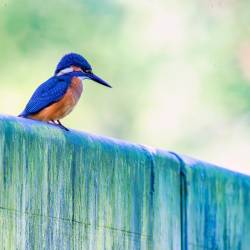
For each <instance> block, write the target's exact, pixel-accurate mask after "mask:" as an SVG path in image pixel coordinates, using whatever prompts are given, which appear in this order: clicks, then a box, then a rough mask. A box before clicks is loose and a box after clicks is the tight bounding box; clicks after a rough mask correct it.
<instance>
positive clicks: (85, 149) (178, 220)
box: [0, 116, 250, 250]
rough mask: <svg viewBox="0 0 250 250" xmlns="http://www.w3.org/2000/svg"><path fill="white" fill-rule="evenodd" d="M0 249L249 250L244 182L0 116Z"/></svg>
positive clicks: (171, 157)
mask: <svg viewBox="0 0 250 250" xmlns="http://www.w3.org/2000/svg"><path fill="white" fill-rule="evenodd" d="M0 190H1V193H0V244H1V245H0V249H46V250H47V249H87V250H89V249H90V250H95V249H107V250H108V249H114V250H118V249H122V250H123V249H125V250H126V249H129V250H133V249H136V250H137V249H148V250H149V249H160V250H161V249H167V250H187V249H191V250H193V249H227V250H230V249H233V250H239V249H242V250H248V249H249V246H250V240H249V238H250V206H249V205H248V203H249V201H250V177H247V176H243V175H238V174H234V173H232V172H229V171H225V170H223V169H219V168H216V167H214V166H211V165H208V164H205V163H203V162H199V161H194V160H191V159H189V158H186V157H182V156H179V155H176V154H175V153H171V152H167V151H162V150H156V149H150V148H147V147H145V146H141V145H135V144H130V143H126V142H121V141H118V140H114V139H110V138H103V137H98V136H94V135H90V134H86V133H79V132H75V131H70V132H65V131H63V130H61V129H58V128H56V127H54V126H52V125H46V124H43V123H39V122H34V121H30V120H26V119H22V118H14V117H9V116H0Z"/></svg>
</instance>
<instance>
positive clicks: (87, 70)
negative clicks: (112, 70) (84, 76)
mask: <svg viewBox="0 0 250 250" xmlns="http://www.w3.org/2000/svg"><path fill="white" fill-rule="evenodd" d="M84 72H85V73H90V74H91V73H92V70H91V69H85V70H84Z"/></svg>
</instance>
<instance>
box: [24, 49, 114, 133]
mask: <svg viewBox="0 0 250 250" xmlns="http://www.w3.org/2000/svg"><path fill="white" fill-rule="evenodd" d="M84 79H90V80H93V81H95V82H97V83H100V84H102V85H104V86H106V87H109V88H111V86H110V85H109V84H108V83H107V82H105V81H104V80H102V79H101V78H100V77H98V76H97V75H95V74H93V72H92V67H91V66H90V64H89V63H88V61H87V60H86V59H85V58H84V57H83V56H81V55H79V54H76V53H69V54H66V55H65V56H63V57H62V59H61V60H60V61H59V63H58V65H57V67H56V70H55V74H54V76H52V77H51V78H49V79H48V80H47V81H46V82H44V83H42V84H41V85H40V86H39V87H38V88H37V89H36V91H35V92H34V94H33V95H32V96H31V98H30V100H29V102H28V104H27V105H26V107H25V109H24V111H23V112H22V113H21V114H20V115H19V116H20V117H24V118H30V119H34V120H39V121H44V122H48V123H53V124H56V125H58V126H60V127H61V128H63V129H65V130H68V129H67V128H66V127H64V126H63V125H62V124H61V122H60V119H62V118H64V117H65V116H66V115H68V114H69V113H70V112H71V111H72V110H73V108H74V107H75V105H76V104H77V102H78V101H79V99H80V96H81V94H82V90H83V84H82V81H83V80H84Z"/></svg>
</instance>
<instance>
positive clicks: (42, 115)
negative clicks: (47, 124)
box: [30, 77, 83, 121]
mask: <svg viewBox="0 0 250 250" xmlns="http://www.w3.org/2000/svg"><path fill="white" fill-rule="evenodd" d="M82 90H83V86H82V81H81V80H80V79H79V78H77V77H74V78H73V79H72V82H71V85H70V87H69V88H68V90H67V92H66V93H65V95H64V96H63V98H62V99H61V100H59V101H58V102H55V103H53V104H52V105H50V106H49V107H47V108H44V109H43V110H41V111H39V112H38V113H36V114H34V115H32V116H30V118H32V119H35V120H41V121H51V120H59V119H62V118H63V117H65V116H66V115H68V114H69V113H70V112H71V111H72V110H73V108H74V107H75V105H76V104H77V102H78V101H79V99H80V96H81V94H82Z"/></svg>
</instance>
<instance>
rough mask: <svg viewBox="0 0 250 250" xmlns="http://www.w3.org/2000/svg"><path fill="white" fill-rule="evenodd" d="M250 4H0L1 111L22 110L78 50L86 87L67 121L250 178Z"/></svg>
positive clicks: (238, 0)
mask: <svg viewBox="0 0 250 250" xmlns="http://www.w3.org/2000/svg"><path fill="white" fill-rule="evenodd" d="M249 9H250V2H249V1H245V0H204V1H200V0H185V1H182V0H176V1H168V0H156V1H150V0H137V1H134V0H126V1H125V0H102V1H95V0H72V1H68V0H57V1H51V0H43V1H41V0H38V1H33V0H24V1H18V0H0V53H1V54H0V113H5V114H11V115H16V114H18V113H20V112H21V111H22V109H23V107H24V106H25V104H26V102H27V101H28V99H29V97H30V96H31V94H32V93H33V91H34V90H35V88H36V87H37V86H38V85H39V84H40V83H42V82H43V81H45V80H46V79H47V78H49V77H50V76H51V75H52V74H53V72H54V69H55V66H56V64H57V62H58V60H59V59H60V58H61V56H62V55H64V54H65V53H68V52H71V51H74V52H77V53H80V54H82V55H84V56H85V57H86V58H87V59H88V60H89V61H90V63H91V64H92V65H93V67H94V72H95V73H97V74H98V75H100V76H102V77H103V78H104V79H106V80H107V81H109V82H110V83H111V85H113V89H108V88H105V87H102V86H101V85H98V84H95V83H93V82H91V81H86V82H85V83H84V88H85V90H84V94H83V98H82V99H81V100H80V102H79V104H78V106H77V108H76V109H75V110H74V112H73V113H71V115H70V116H68V117H67V118H66V119H64V121H63V122H64V124H65V125H66V126H68V127H72V128H76V129H79V130H84V131H88V132H91V133H95V134H101V135H105V136H111V137H116V138H120V139H123V140H129V141H132V142H136V143H140V144H146V145H150V146H153V147H159V148H165V149H169V150H172V151H173V150H174V151H177V152H179V153H183V154H187V155H190V156H193V157H196V158H199V159H203V160H206V161H210V162H212V163H216V164H219V165H222V166H225V167H227V168H230V169H234V170H236V171H239V172H244V173H248V174H250V146H249V143H250V130H249V126H250V14H249Z"/></svg>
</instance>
